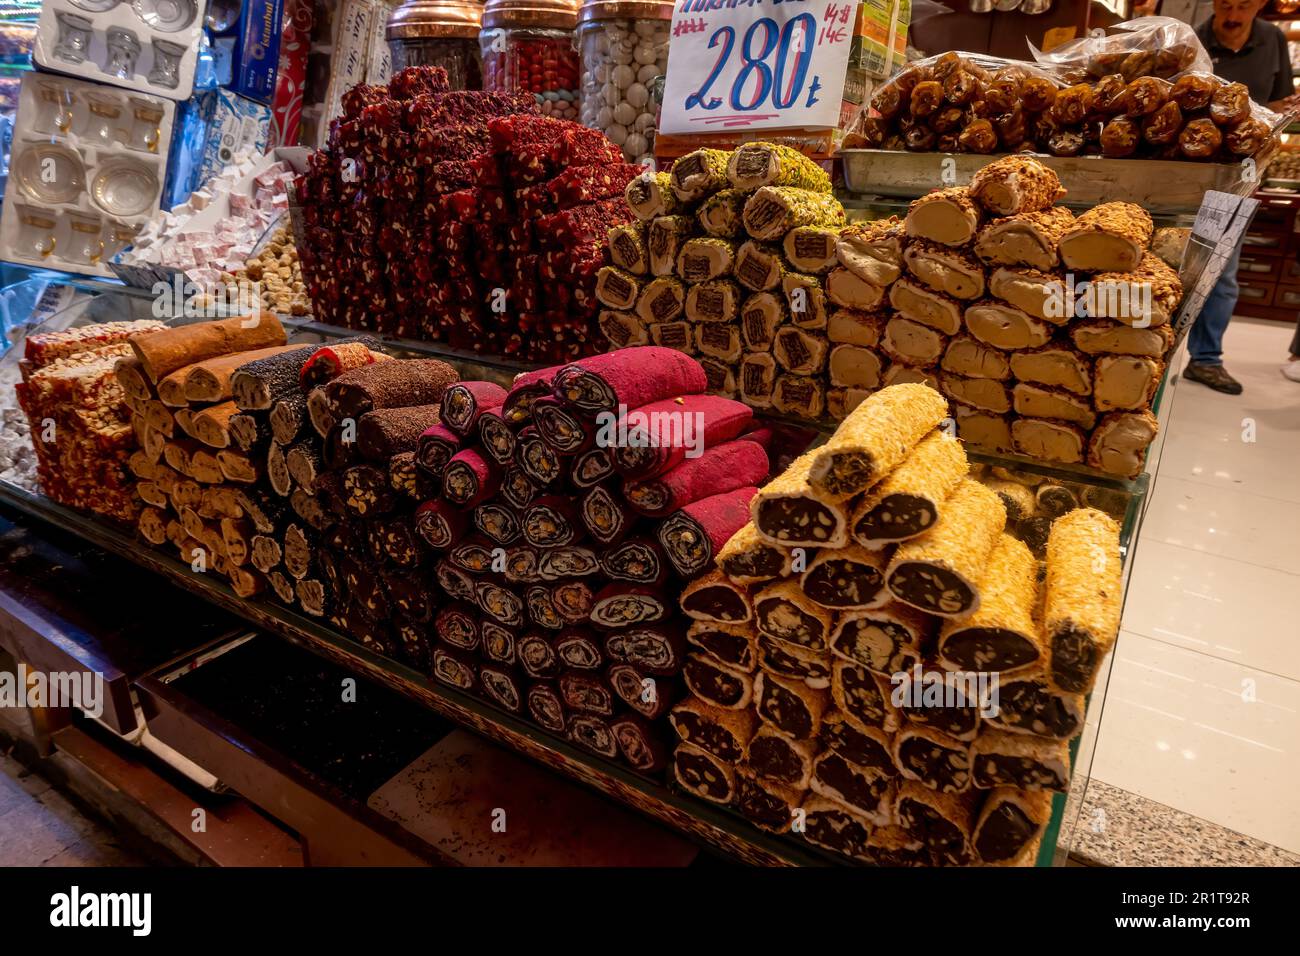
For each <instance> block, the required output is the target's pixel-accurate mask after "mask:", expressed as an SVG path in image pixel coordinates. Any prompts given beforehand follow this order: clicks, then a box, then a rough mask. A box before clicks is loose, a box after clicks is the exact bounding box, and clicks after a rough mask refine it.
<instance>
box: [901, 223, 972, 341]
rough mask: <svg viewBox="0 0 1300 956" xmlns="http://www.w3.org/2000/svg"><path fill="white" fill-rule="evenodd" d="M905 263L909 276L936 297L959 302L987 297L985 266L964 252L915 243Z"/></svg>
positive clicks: (907, 252)
mask: <svg viewBox="0 0 1300 956" xmlns="http://www.w3.org/2000/svg"><path fill="white" fill-rule="evenodd" d="M903 261H904V263H905V264H906V265H907V271H908V272H910V273H911V274H912V275H914V276H915V277H916V278H917V279H919V280H920V281H921V282H923V283H925V285H926V286H928V287H929V288H930V289H931V290H933V291H934V292H936V293H939V294H941V295H945V296H951V297H952V298H955V299H978V298H979V297H980V296H982V295H983V294H984V266H983V265H982V264H981V263H980V261H979V260H978V259H976V258H975V257H974V256H973V255H971V254H970V253H969V252H966V251H965V250H963V249H954V248H953V247H952V246H944V245H940V244H939V243H937V242H929V241H927V240H925V239H914V240H913V241H912V242H910V243H908V245H907V251H906V252H904V253H903ZM949 334H951V333H949Z"/></svg>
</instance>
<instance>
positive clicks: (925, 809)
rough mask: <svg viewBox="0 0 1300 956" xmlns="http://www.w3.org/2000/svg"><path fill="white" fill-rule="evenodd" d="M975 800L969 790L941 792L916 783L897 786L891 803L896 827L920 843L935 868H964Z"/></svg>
mask: <svg viewBox="0 0 1300 956" xmlns="http://www.w3.org/2000/svg"><path fill="white" fill-rule="evenodd" d="M975 809H976V800H975V799H974V795H973V794H972V793H971V792H970V791H965V792H963V793H940V792H938V791H936V790H931V789H930V788H929V787H926V786H923V785H922V784H920V783H918V782H917V781H915V780H904V781H902V782H901V783H900V784H899V787H898V795H897V797H896V798H895V802H894V816H895V818H896V819H897V821H898V825H899V826H901V827H902V828H903V829H904V830H906V831H907V832H908V833H910V834H911V835H912V836H913V837H915V838H916V839H918V840H920V841H921V842H922V843H924V844H925V845H926V848H927V849H928V850H929V851H930V854H931V856H932V857H933V859H934V862H935V864H936V865H938V866H967V865H969V863H970V862H971V835H972V832H973V830H974V828H975Z"/></svg>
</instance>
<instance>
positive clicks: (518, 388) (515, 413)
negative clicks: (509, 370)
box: [501, 365, 560, 426]
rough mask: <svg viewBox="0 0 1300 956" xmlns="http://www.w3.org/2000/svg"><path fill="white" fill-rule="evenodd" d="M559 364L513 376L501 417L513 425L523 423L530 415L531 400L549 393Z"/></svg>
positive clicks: (502, 406)
mask: <svg viewBox="0 0 1300 956" xmlns="http://www.w3.org/2000/svg"><path fill="white" fill-rule="evenodd" d="M559 370H560V366H558V365H557V366H553V367H551V368H540V369H537V370H535V371H532V372H522V373H520V374H519V375H516V376H515V379H514V381H513V382H512V383H511V384H510V390H509V391H508V392H506V397H505V401H504V402H503V403H502V405H501V417H502V418H504V419H505V420H506V421H507V422H508V423H509V424H511V425H514V426H521V425H523V424H524V423H525V422H526V421H528V419H529V418H530V417H531V415H532V408H533V402H534V401H536V400H537V399H538V398H541V397H542V396H543V395H550V394H551V392H552V382H553V380H554V379H555V373H556V372H558V371H559Z"/></svg>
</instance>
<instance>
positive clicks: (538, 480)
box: [514, 425, 565, 488]
mask: <svg viewBox="0 0 1300 956" xmlns="http://www.w3.org/2000/svg"><path fill="white" fill-rule="evenodd" d="M514 457H515V462H516V463H517V464H518V465H519V467H520V468H522V469H523V471H524V474H525V475H527V476H528V478H529V480H531V481H532V482H533V484H535V485H536V486H537V487H539V488H545V487H548V486H550V485H553V484H554V483H556V482H557V481H559V480H560V479H561V478H563V477H564V473H565V464H564V459H562V458H561V457H560V455H559V453H558V452H556V450H555V449H554V448H552V447H551V446H550V445H549V444H548V443H547V442H546V440H545V439H544V438H542V436H541V433H540V432H539V431H538V430H537V426H535V425H529V426H527V427H526V428H524V429H523V430H522V431H520V432H519V435H518V438H517V441H516V443H515V456H514Z"/></svg>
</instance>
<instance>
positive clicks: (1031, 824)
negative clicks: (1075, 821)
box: [971, 787, 1052, 864]
mask: <svg viewBox="0 0 1300 956" xmlns="http://www.w3.org/2000/svg"><path fill="white" fill-rule="evenodd" d="M1051 815H1052V797H1051V794H1047V793H1042V792H1035V791H1029V792H1026V791H1022V790H1015V789H1012V788H1010V787H999V788H998V789H996V790H994V791H992V792H991V793H990V794H989V795H988V797H987V798H986V799H985V800H984V806H983V807H982V808H981V809H980V814H979V819H978V820H977V821H976V823H975V832H974V836H973V837H972V839H971V843H972V845H973V846H974V848H975V852H976V853H977V854H978V855H979V858H980V860H982V861H983V862H984V863H991V864H996V863H1009V862H1011V861H1013V860H1016V859H1017V858H1018V857H1019V856H1020V854H1021V853H1022V852H1023V851H1024V850H1025V849H1026V848H1027V847H1028V846H1029V845H1030V844H1031V843H1033V841H1034V840H1035V839H1037V837H1038V835H1039V834H1040V833H1042V832H1043V828H1044V827H1046V826H1047V821H1048V820H1049V819H1050V818H1051Z"/></svg>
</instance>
